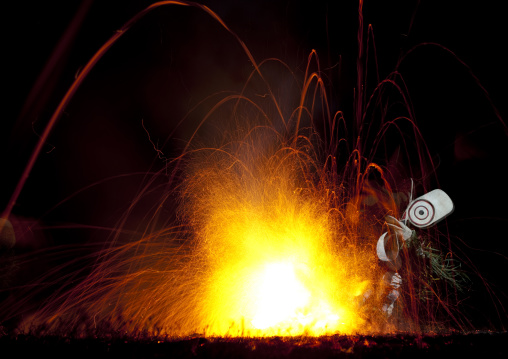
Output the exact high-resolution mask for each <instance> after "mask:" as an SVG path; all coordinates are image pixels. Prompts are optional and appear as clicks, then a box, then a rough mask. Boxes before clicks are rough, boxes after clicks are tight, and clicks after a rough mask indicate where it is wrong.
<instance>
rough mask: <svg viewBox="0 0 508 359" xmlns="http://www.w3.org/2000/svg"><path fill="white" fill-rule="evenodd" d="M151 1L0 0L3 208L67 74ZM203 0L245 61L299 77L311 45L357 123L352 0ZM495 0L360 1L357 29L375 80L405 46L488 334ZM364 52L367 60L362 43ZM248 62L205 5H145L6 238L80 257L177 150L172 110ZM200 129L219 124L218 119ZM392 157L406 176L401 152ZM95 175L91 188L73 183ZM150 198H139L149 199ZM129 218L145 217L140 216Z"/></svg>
mask: <svg viewBox="0 0 508 359" xmlns="http://www.w3.org/2000/svg"><path fill="white" fill-rule="evenodd" d="M150 3H152V2H150V1H145V0H124V1H117V0H108V1H93V0H83V1H58V0H53V1H44V2H41V1H31V0H30V1H23V2H21V1H12V2H10V3H8V4H3V5H2V18H3V20H2V24H1V26H2V45H1V47H2V59H3V61H2V62H3V66H2V77H1V78H2V81H1V86H2V88H3V95H2V99H3V100H2V116H1V119H0V154H1V161H2V167H1V171H0V174H1V176H0V178H1V180H0V181H1V182H0V183H1V187H0V188H1V191H0V209H2V210H3V209H4V208H5V207H6V206H7V204H8V201H9V199H10V196H11V195H12V193H13V191H14V189H15V186H16V184H17V182H18V181H19V179H20V176H21V173H22V170H23V168H24V166H25V165H26V163H27V162H28V159H29V157H30V154H31V152H32V150H33V148H34V146H35V144H36V141H37V140H38V139H39V136H40V135H41V133H42V132H43V131H44V126H45V124H46V123H47V122H48V119H49V118H50V117H51V115H52V113H53V111H54V110H55V108H56V106H57V105H58V103H59V101H60V100H61V98H62V97H63V96H64V94H65V92H66V91H67V89H68V87H69V86H70V85H71V83H72V81H73V80H74V77H75V75H76V74H77V73H78V72H79V71H80V69H81V68H82V67H83V66H84V65H85V64H86V62H87V61H88V60H89V59H90V57H91V56H92V55H93V54H94V53H95V51H97V49H98V48H99V47H100V46H101V45H102V44H103V43H104V42H105V41H107V40H108V38H109V37H110V36H111V35H112V34H113V33H114V32H115V31H116V30H118V29H119V28H121V27H122V25H123V24H124V23H125V22H126V21H127V20H128V19H129V18H131V17H132V16H134V15H135V14H136V13H137V12H139V11H141V10H142V9H144V8H145V7H146V6H148V5H149V4H150ZM202 3H203V4H206V5H207V6H209V8H210V9H211V10H213V11H214V12H216V13H217V14H218V15H219V16H220V17H221V18H222V19H223V20H224V22H225V24H226V25H227V26H229V27H230V28H231V30H232V31H234V32H235V33H236V34H237V35H238V36H239V38H240V39H241V40H243V42H244V43H245V44H246V46H247V47H248V48H249V50H250V51H251V52H252V54H253V57H254V58H255V59H256V60H257V61H261V60H263V59H266V58H278V59H280V60H282V61H284V62H285V63H287V64H288V66H289V68H290V69H291V70H292V71H293V72H294V73H295V74H296V76H297V77H298V76H300V77H303V75H304V71H305V66H306V64H307V57H308V54H309V53H310V51H311V50H312V49H315V50H316V51H317V54H318V56H319V60H320V66H321V69H322V70H323V73H325V74H326V77H325V78H326V81H327V82H326V83H325V86H326V87H327V90H328V91H329V94H330V97H329V98H328V100H329V106H330V108H331V109H332V110H333V111H338V110H340V111H343V112H344V117H345V119H346V122H347V121H351V123H352V122H353V102H354V89H355V87H356V60H357V51H358V41H357V27H358V2H357V1H354V0H348V1H304V2H300V1H291V0H284V1H265V0H262V1H235V0H225V1H224V0H223V1H220V0H217V1H215V0H213V1H203V2H202ZM502 5H503V4H502V2H500V1H487V2H481V3H480V2H476V3H474V4H473V3H469V2H463V1H455V0H452V1H437V0H421V1H417V0H411V1H404V0H387V1H365V2H364V24H365V26H366V27H365V36H367V35H366V34H367V25H368V24H371V25H372V29H373V38H371V39H370V41H372V39H373V40H374V43H375V48H376V55H377V67H378V69H379V76H380V78H381V79H383V78H384V77H386V76H388V75H389V74H390V73H391V72H392V71H393V70H394V68H395V66H396V65H397V61H398V60H399V59H400V58H401V57H402V56H404V55H405V54H407V53H408V52H410V53H409V55H407V57H406V59H405V60H404V62H403V64H402V65H401V66H400V68H399V71H400V72H401V74H402V76H403V78H404V81H405V83H406V85H407V88H408V91H409V94H410V96H411V99H410V100H411V103H412V105H413V109H414V114H415V118H416V121H417V125H418V127H419V129H420V131H421V133H422V136H423V138H424V139H425V140H426V143H427V145H428V147H429V150H430V153H431V155H432V158H433V161H434V164H435V166H436V169H435V170H436V174H430V173H429V174H428V175H429V176H433V177H434V176H435V177H436V178H437V179H438V183H434V185H435V186H439V187H440V188H442V189H443V190H444V191H445V192H447V193H448V194H449V195H450V197H451V198H452V200H453V201H454V204H455V211H454V213H453V214H452V215H451V216H450V217H449V218H448V219H447V221H446V224H442V225H443V226H446V230H447V231H448V232H449V233H450V236H451V240H452V241H456V243H457V244H458V247H460V248H461V251H462V250H463V252H461V253H460V255H461V256H463V258H466V259H467V263H466V265H467V266H469V267H471V268H473V269H472V274H471V276H470V277H471V280H472V284H471V289H470V290H469V293H467V295H466V296H465V299H464V300H463V301H462V302H461V303H460V305H461V306H463V308H464V310H463V311H464V313H466V315H468V316H470V320H471V322H472V323H473V324H474V325H475V327H476V328H477V329H479V330H485V331H494V332H503V331H506V325H507V321H506V312H505V311H504V309H503V305H506V304H507V301H506V296H507V291H508V285H507V281H506V277H505V275H506V274H505V273H506V267H507V265H508V258H507V256H508V245H507V242H508V235H507V233H508V232H507V228H508V227H507V226H508V210H507V208H508V206H506V203H508V191H507V190H506V174H505V173H506V172H505V167H506V165H507V156H508V141H507V135H508V127H507V126H506V124H505V121H506V118H507V116H508V106H507V102H506V99H507V98H508V90H507V86H506V84H507V80H508V70H507V67H506V60H507V57H506V54H505V52H506V51H505V50H506V44H507V42H506V35H508V31H507V29H506V14H505V13H504V11H503V9H504V7H503V6H502ZM424 43H428V44H427V45H421V46H417V45H419V44H424ZM436 44H438V45H439V46H438V45H436ZM415 46H416V48H415ZM369 51H373V48H372V47H371V48H370V50H369ZM369 56H372V59H374V57H373V52H370V53H369ZM251 71H252V66H251V65H250V63H249V60H248V58H247V56H245V53H244V52H243V50H242V48H241V47H240V45H239V44H238V42H237V41H236V40H235V39H234V37H233V36H231V35H230V34H229V33H227V32H226V31H225V30H224V29H223V28H222V27H221V26H220V25H219V24H218V23H217V22H216V21H215V20H214V19H212V18H211V17H210V16H209V15H207V14H206V13H204V12H203V11H201V10H199V9H196V8H193V7H180V6H166V7H161V8H159V9H156V10H155V11H153V12H151V13H149V14H148V15H147V16H146V17H145V18H143V19H142V20H140V21H139V22H138V23H136V24H135V25H134V26H133V27H132V28H131V29H130V30H129V31H128V32H127V33H126V34H125V35H124V36H123V37H122V38H121V39H120V40H119V41H118V43H116V44H115V45H113V47H112V48H111V50H110V51H108V52H107V53H106V54H105V56H104V57H103V58H102V59H101V60H100V61H99V62H98V63H97V65H96V66H95V68H94V69H93V70H92V71H91V73H90V74H89V76H88V77H87V78H86V79H85V80H84V82H83V84H82V86H81V87H80V88H79V89H78V91H77V92H76V94H75V96H74V98H73V99H72V100H71V102H70V103H69V105H68V106H67V107H66V108H65V110H64V112H63V115H62V116H61V118H60V119H59V120H58V122H57V124H56V126H55V128H54V130H53V131H52V133H51V135H50V136H49V139H48V141H47V143H46V144H45V146H44V147H43V149H42V152H41V154H40V156H39V157H38V159H37V161H36V163H35V166H34V168H33V170H32V172H31V173H30V177H29V178H28V181H27V182H26V185H25V186H24V188H23V190H22V192H21V194H20V197H19V198H18V200H17V202H16V204H15V206H14V208H13V210H12V213H11V222H12V223H13V225H14V226H15V227H16V226H17V227H18V228H17V231H18V232H17V244H16V247H15V249H14V250H15V251H17V252H18V253H29V252H31V251H35V250H39V249H44V248H50V247H52V246H62V245H75V244H83V245H84V246H83V248H84V249H83V250H82V251H83V252H84V253H86V251H87V249H86V246H87V245H90V244H91V243H100V242H101V241H104V240H105V239H106V237H107V231H105V230H104V228H106V229H107V228H110V227H111V226H112V225H114V224H115V223H116V221H117V220H118V218H120V216H121V214H122V213H124V212H125V211H126V210H127V208H128V205H129V202H130V201H131V200H132V198H133V196H134V195H135V193H136V192H137V190H138V189H139V186H140V183H141V181H142V180H143V176H144V174H145V173H147V172H149V171H153V170H154V168H155V169H160V168H161V167H162V166H163V165H164V159H169V158H174V157H175V156H178V154H179V152H180V151H181V150H182V149H183V148H184V146H185V144H186V141H187V140H188V139H189V137H190V135H191V134H192V131H193V129H194V126H195V125H196V123H197V122H198V121H199V115H200V113H199V112H198V113H194V114H193V115H192V116H191V118H187V119H185V120H184V121H183V122H182V123H181V124H178V123H179V122H180V120H182V119H183V118H184V117H185V116H186V114H187V113H188V112H189V110H190V109H192V108H193V107H194V106H196V105H197V104H198V103H199V101H201V100H202V99H203V98H205V97H206V96H208V95H210V94H214V93H219V92H221V91H241V89H242V86H243V85H244V83H245V79H246V78H247V76H248V75H249V73H250V72H251ZM369 75H370V74H369ZM273 76H277V75H276V74H273ZM371 76H373V77H374V76H375V75H374V73H372V75H371ZM284 80H285V79H284V78H281V81H284ZM278 95H279V96H280V98H282V99H283V98H284V94H278ZM288 96H289V95H288ZM201 115H203V114H201ZM209 131H210V136H215V135H219V134H220V129H218V128H215V127H213V128H212V127H211V128H210V129H209ZM157 150H160V151H161V153H159V154H158V153H157ZM158 155H159V156H158ZM380 160H383V159H380ZM384 160H386V159H384ZM394 166H395V167H397V166H398V170H399V171H400V173H401V174H403V173H404V166H405V164H404V163H396V164H394ZM106 179H107V180H106ZM92 184H94V186H93V190H87V189H85V190H83V191H81V190H82V189H84V188H87V186H90V185H92ZM161 186H162V184H161ZM157 196H158V194H157V193H153V194H150V195H147V196H146V197H145V199H144V201H146V204H145V205H146V208H147V210H148V209H149V208H151V204H150V199H151V198H152V199H153V200H154V201H155V200H156V198H157ZM138 215H139V218H140V221H142V219H143V213H139V214H138ZM167 215H168V218H171V217H172V216H174V213H170V212H168V213H167ZM138 225H139V224H137V223H130V224H127V227H128V228H131V229H132V230H135V229H136V228H138ZM440 225H441V224H440ZM443 230H445V228H443ZM38 265H40V266H42V267H41V268H29V269H27V268H21V273H22V276H23V277H29V275H30V273H33V272H38V271H39V270H43V266H44V264H38ZM477 274H480V275H481V276H478V275H477ZM0 305H1V304H0Z"/></svg>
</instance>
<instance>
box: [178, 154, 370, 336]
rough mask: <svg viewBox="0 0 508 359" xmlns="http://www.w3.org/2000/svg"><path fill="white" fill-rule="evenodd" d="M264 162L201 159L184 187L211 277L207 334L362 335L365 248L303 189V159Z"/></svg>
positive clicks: (319, 198) (322, 201)
mask: <svg viewBox="0 0 508 359" xmlns="http://www.w3.org/2000/svg"><path fill="white" fill-rule="evenodd" d="M294 154H295V155H296V152H295V153H294ZM295 157H296V156H295ZM268 158H270V160H268V161H266V162H265V161H261V163H256V162H255V161H253V160H249V161H246V162H243V163H242V165H240V164H238V162H235V161H232V162H231V163H229V164H228V165H226V164H225V163H224V162H222V161H217V162H207V163H208V164H207V165H205V164H203V163H200V165H199V166H196V168H199V170H197V171H196V172H195V174H194V176H193V177H191V178H190V180H189V183H188V184H189V191H192V192H196V191H197V189H198V188H199V189H201V190H200V196H192V197H193V199H192V200H191V198H187V201H188V203H189V205H190V207H189V211H192V216H191V217H192V218H193V219H194V221H192V220H191V222H194V223H195V229H196V232H197V234H198V238H199V241H200V244H199V247H200V248H202V249H203V260H204V261H205V263H206V264H205V267H206V270H207V272H208V273H209V277H208V279H207V281H206V285H205V290H204V292H205V295H204V300H203V308H201V309H200V312H202V313H207V314H206V318H204V319H203V325H205V324H206V325H207V328H208V329H207V334H210V335H221V336H222V335H233V336H236V335H242V336H252V335H253V336H272V335H302V334H306V335H323V334H332V333H337V332H340V333H353V332H356V331H358V330H361V328H362V325H363V324H364V322H363V320H362V319H361V316H360V315H358V313H359V307H358V303H359V296H360V295H361V294H362V293H363V292H364V290H365V288H366V286H367V285H368V283H369V278H370V276H369V274H368V273H367V271H366V267H367V266H368V264H369V261H370V259H368V257H369V256H370V255H371V254H370V252H369V253H367V252H368V251H367V248H363V250H362V248H361V247H360V246H359V245H357V244H354V243H355V240H356V239H357V238H347V235H346V233H345V230H346V226H345V225H344V223H342V222H341V221H339V220H338V219H337V218H335V216H334V215H333V213H334V212H335V211H332V210H331V208H329V205H328V204H327V201H326V196H325V193H326V191H316V190H315V189H312V190H311V189H310V188H305V187H304V186H306V184H305V182H304V181H303V177H302V173H300V172H299V171H300V170H299V168H301V167H302V166H301V165H302V163H300V161H301V159H297V160H293V159H291V157H290V159H287V158H284V159H283V160H279V157H278V156H277V155H274V156H271V157H268ZM235 163H236V165H235ZM204 189H206V191H205V190H204ZM189 194H190V192H189ZM353 246H354V247H353ZM352 248H354V251H355V253H353V251H352ZM369 248H370V247H369Z"/></svg>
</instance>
